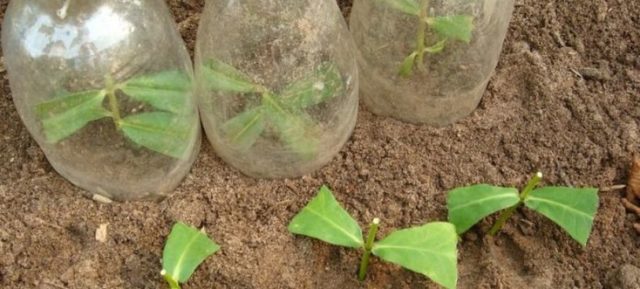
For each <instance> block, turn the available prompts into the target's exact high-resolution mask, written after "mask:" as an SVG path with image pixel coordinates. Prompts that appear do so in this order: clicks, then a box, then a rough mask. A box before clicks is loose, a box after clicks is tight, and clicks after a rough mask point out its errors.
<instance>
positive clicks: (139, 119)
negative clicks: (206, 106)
mask: <svg viewBox="0 0 640 289" xmlns="http://www.w3.org/2000/svg"><path fill="white" fill-rule="evenodd" d="M190 79H191V78H190V77H189V76H188V75H187V74H185V73H183V72H180V71H175V70H171V71H162V72H158V73H153V74H148V75H140V76H137V77H134V78H131V79H129V80H127V81H124V82H122V83H119V84H115V83H114V82H113V80H112V78H111V76H107V77H106V78H105V88H104V89H101V90H88V91H80V92H73V93H67V94H65V95H63V96H59V97H56V98H54V99H53V100H50V101H47V102H43V103H40V104H38V105H36V107H35V113H36V116H37V117H38V119H39V120H40V121H41V123H42V129H43V133H44V135H45V138H46V140H47V142H50V143H58V142H60V141H62V140H63V139H65V138H67V137H69V136H71V135H73V134H74V133H76V132H78V131H79V130H80V129H82V128H84V127H85V126H86V125H87V124H88V123H89V122H91V121H95V120H99V119H102V118H106V117H109V118H112V119H113V123H114V124H115V127H116V128H117V129H118V130H119V131H120V132H121V133H123V134H124V135H126V136H127V137H128V138H129V139H130V140H131V141H133V142H134V143H137V144H138V145H140V146H144V147H146V148H148V149H151V150H153V151H155V152H158V153H161V154H164V155H166V156H169V157H173V158H184V157H186V154H187V153H186V150H188V149H189V146H190V144H191V138H192V136H193V135H194V134H193V132H194V130H195V128H196V127H197V126H198V120H197V119H196V117H195V116H194V114H195V112H194V111H193V108H192V107H191V103H190V102H189V99H190V98H191V81H190ZM123 97H127V98H129V99H132V100H136V101H140V102H143V103H145V104H148V105H149V106H151V108H152V109H153V110H154V111H151V112H143V113H137V114H136V113H132V114H130V115H127V116H125V117H123V116H122V113H123V112H122V111H121V109H120V105H121V104H120V102H121V98H123ZM105 99H106V100H108V101H106V100H105ZM107 107H108V108H107Z"/></svg>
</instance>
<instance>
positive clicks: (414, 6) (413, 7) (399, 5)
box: [380, 0, 420, 16]
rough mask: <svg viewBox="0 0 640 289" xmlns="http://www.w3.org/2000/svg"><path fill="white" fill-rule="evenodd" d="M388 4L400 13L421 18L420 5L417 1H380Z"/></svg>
mask: <svg viewBox="0 0 640 289" xmlns="http://www.w3.org/2000/svg"><path fill="white" fill-rule="evenodd" d="M380 1H382V2H384V3H385V4H387V5H388V6H389V7H391V8H393V9H396V10H398V11H400V12H403V13H406V14H409V15H414V16H419V15H420V4H418V1H417V0H380Z"/></svg>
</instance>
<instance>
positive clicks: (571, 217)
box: [447, 173, 599, 246]
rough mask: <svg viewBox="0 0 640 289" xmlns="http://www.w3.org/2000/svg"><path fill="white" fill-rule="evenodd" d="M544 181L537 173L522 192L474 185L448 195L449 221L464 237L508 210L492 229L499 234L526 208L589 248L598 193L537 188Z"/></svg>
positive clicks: (562, 188) (558, 188)
mask: <svg viewBox="0 0 640 289" xmlns="http://www.w3.org/2000/svg"><path fill="white" fill-rule="evenodd" d="M541 179H542V174H540V173H538V174H537V175H536V176H535V177H534V178H533V179H532V180H531V181H530V182H529V184H528V185H527V187H526V188H525V189H524V190H523V191H522V193H521V194H519V193H518V190H517V189H515V188H503V187H496V186H490V185H475V186H470V187H465V188H458V189H455V190H453V191H451V192H449V196H448V201H447V207H448V209H449V221H450V222H451V223H453V224H455V225H456V229H457V232H458V233H459V234H462V233H464V232H466V231H467V230H469V229H470V228H471V227H472V226H473V225H475V224H476V223H477V222H479V221H480V220H482V219H484V218H485V217H487V216H489V215H491V214H493V213H496V212H498V211H501V210H504V209H508V210H507V211H505V212H503V215H502V216H501V217H500V219H499V220H498V223H496V226H494V228H493V229H492V232H491V233H496V232H497V231H498V230H499V229H500V228H501V227H502V225H504V222H506V220H507V219H508V218H509V217H510V216H511V214H513V212H514V211H515V210H516V209H517V208H518V207H520V206H526V207H528V208H529V209H532V210H534V211H536V212H538V213H540V214H542V215H544V216H546V217H547V218H549V219H551V220H552V221H553V222H555V223H556V224H558V225H559V226H560V227H562V228H563V229H564V230H565V231H567V233H569V235H570V236H571V237H572V238H574V239H575V240H576V241H578V242H579V243H580V244H582V245H583V246H586V245H587V241H588V239H589V235H590V234H591V230H592V227H593V219H594V217H595V214H596V212H597V210H598V204H599V200H598V190H597V189H577V188H567V187H543V188H536V186H537V184H538V183H539V182H540V180H541Z"/></svg>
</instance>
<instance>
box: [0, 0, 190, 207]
mask: <svg viewBox="0 0 640 289" xmlns="http://www.w3.org/2000/svg"><path fill="white" fill-rule="evenodd" d="M4 21H5V22H4V25H3V28H4V29H3V35H2V37H3V38H2V44H3V50H4V56H5V62H6V67H7V70H8V73H9V79H10V83H11V90H12V94H13V99H14V102H15V105H16V107H17V109H18V112H19V113H20V116H21V117H22V120H23V122H24V124H25V125H26V127H27V128H28V130H29V131H30V132H31V134H32V135H33V137H34V138H35V140H36V141H37V142H38V144H40V146H41V147H42V149H43V151H44V152H45V154H46V156H47V158H48V160H49V161H50V163H51V165H52V166H53V167H54V168H55V169H56V170H57V171H58V172H59V173H60V174H61V175H63V176H64V177H66V178H67V179H69V180H70V181H71V182H73V183H74V184H76V185H78V186H80V187H82V188H84V189H86V190H88V191H90V192H91V193H92V194H99V195H102V196H105V197H107V198H111V199H118V200H133V199H155V198H158V197H161V196H164V195H166V194H167V193H169V192H170V191H172V190H173V189H174V188H175V187H176V186H177V185H178V184H179V182H180V181H181V180H182V179H183V177H184V176H185V175H186V174H187V172H188V171H189V169H190V167H191V165H192V163H193V160H194V158H195V155H196V153H197V151H198V149H199V145H200V133H199V122H198V115H197V110H196V108H195V101H193V99H192V95H193V94H192V91H191V79H192V68H191V64H190V63H191V62H190V59H189V55H188V53H187V51H186V49H185V47H184V43H183V41H182V40H181V38H180V36H179V34H178V32H177V30H176V27H175V24H174V21H173V19H172V18H171V15H170V13H169V10H168V8H167V7H166V4H165V3H164V1H162V0H131V1H123V0H100V1H98V0H82V1H73V0H71V1H64V0H31V1H11V4H10V6H9V8H8V10H7V12H6V14H5V20H4Z"/></svg>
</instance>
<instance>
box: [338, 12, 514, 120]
mask: <svg viewBox="0 0 640 289" xmlns="http://www.w3.org/2000/svg"><path fill="white" fill-rule="evenodd" d="M513 8H514V1H513V0H473V1H469V0H438V1H436V0H355V1H354V6H353V9H352V12H351V20H350V26H351V31H352V33H353V35H354V38H355V42H356V45H357V46H358V50H359V52H360V53H359V56H358V62H359V66H360V75H361V84H362V85H361V87H362V88H361V89H362V98H363V102H364V103H365V104H366V105H367V107H368V109H369V110H370V111H372V112H374V113H376V114H379V115H383V116H391V117H394V118H397V119H400V120H403V121H406V122H411V123H425V124H430V125H434V126H444V125H448V124H451V123H453V122H455V121H457V120H459V119H461V118H463V117H466V116H467V115H469V114H471V112H473V111H474V110H475V109H476V107H477V106H478V103H479V102H480V100H481V98H482V95H483V94H484V92H485V90H486V87H487V84H488V82H489V78H490V77H491V75H492V73H493V71H494V70H495V68H496V65H497V63H498V58H499V56H500V52H501V50H502V45H503V42H504V39H505V36H506V33H507V28H508V26H509V21H510V19H511V15H512V13H513Z"/></svg>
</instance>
